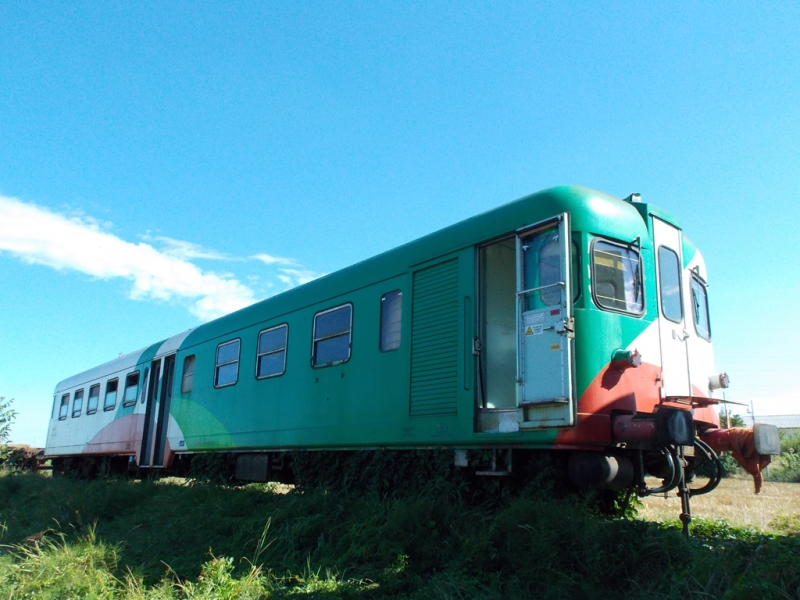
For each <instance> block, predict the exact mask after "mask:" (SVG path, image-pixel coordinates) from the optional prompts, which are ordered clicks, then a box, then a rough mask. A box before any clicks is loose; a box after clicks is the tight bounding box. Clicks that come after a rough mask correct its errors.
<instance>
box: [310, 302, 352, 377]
mask: <svg viewBox="0 0 800 600" xmlns="http://www.w3.org/2000/svg"><path fill="white" fill-rule="evenodd" d="M352 327H353V305H352V304H345V305H344V306H337V307H336V308H331V309H329V310H325V311H322V312H319V313H317V314H316V315H314V344H313V347H312V351H311V366H312V367H330V366H332V365H338V364H341V363H343V362H347V361H348V360H350V338H351V333H352Z"/></svg>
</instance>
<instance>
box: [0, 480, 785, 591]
mask: <svg viewBox="0 0 800 600" xmlns="http://www.w3.org/2000/svg"><path fill="white" fill-rule="evenodd" d="M0 524H2V526H1V527H0V529H2V539H0V542H1V543H3V544H5V546H4V547H3V548H2V550H0V595H2V596H3V597H6V598H26V597H27V598H34V597H35V598H48V597H49V598H84V597H96V598H211V597H214V598H284V597H289V596H295V595H306V596H309V597H317V598H340V597H341V598H415V597H416V598H431V597H438V598H534V597H535V598H709V597H710V598H730V599H737V598H770V597H774V598H800V527H799V526H798V521H797V518H796V517H794V518H793V517H787V518H785V519H783V521H780V522H778V523H777V525H778V527H779V530H776V531H773V532H770V533H762V532H759V531H757V530H755V529H751V528H737V527H733V526H730V525H727V524H726V523H724V522H707V521H698V522H697V523H696V524H695V526H694V537H693V538H691V539H686V538H685V537H684V536H682V535H681V534H680V531H679V529H678V528H677V527H676V526H672V525H664V524H657V523H649V522H644V521H640V520H626V519H611V520H610V519H603V518H599V517H596V516H593V515H592V514H590V512H589V511H588V510H586V507H585V506H581V505H579V504H577V503H575V502H568V501H546V500H545V499H542V498H537V497H523V498H516V499H513V500H508V501H507V502H504V503H503V504H502V505H501V506H499V507H493V508H490V507H488V506H485V505H483V506H473V505H470V504H468V503H466V502H465V501H464V500H463V499H462V497H461V496H460V495H459V494H457V493H455V492H453V491H452V490H447V489H446V488H441V489H429V490H426V491H424V492H421V493H419V494H418V495H414V496H406V497H402V498H392V497H383V498H381V497H377V496H375V495H363V494H362V495H356V494H346V493H326V492H324V491H307V492H301V491H296V490H295V491H289V492H288V493H279V491H277V490H276V489H275V488H274V487H272V486H270V485H261V484H252V485H247V486H241V487H228V486H221V485H212V484H197V483H193V484H192V483H186V482H184V481H181V480H163V481H157V482H147V481H125V480H97V481H91V482H86V481H77V480H74V479H71V478H66V477H62V478H49V477H42V476H37V475H32V474H12V475H6V476H3V477H0Z"/></svg>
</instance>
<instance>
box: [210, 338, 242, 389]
mask: <svg viewBox="0 0 800 600" xmlns="http://www.w3.org/2000/svg"><path fill="white" fill-rule="evenodd" d="M241 345H242V341H241V340H233V341H230V342H225V343H224V344H220V345H219V346H217V363H216V366H215V368H214V387H218V388H220V387H225V386H227V385H234V384H235V383H236V381H237V380H238V379H239V349H240V347H241Z"/></svg>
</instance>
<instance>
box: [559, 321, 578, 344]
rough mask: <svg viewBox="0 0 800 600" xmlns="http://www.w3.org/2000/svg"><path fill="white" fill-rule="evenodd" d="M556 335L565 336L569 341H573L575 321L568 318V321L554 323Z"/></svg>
mask: <svg viewBox="0 0 800 600" xmlns="http://www.w3.org/2000/svg"><path fill="white" fill-rule="evenodd" d="M556 333H560V334H561V335H566V336H567V337H568V338H569V339H573V338H574V337H575V319H574V318H573V317H570V318H569V319H562V320H561V321H559V322H558V323H556Z"/></svg>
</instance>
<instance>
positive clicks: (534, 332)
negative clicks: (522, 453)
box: [517, 213, 575, 429]
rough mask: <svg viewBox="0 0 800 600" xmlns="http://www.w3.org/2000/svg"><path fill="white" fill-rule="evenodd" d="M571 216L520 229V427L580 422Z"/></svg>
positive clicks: (518, 359) (518, 265)
mask: <svg viewBox="0 0 800 600" xmlns="http://www.w3.org/2000/svg"><path fill="white" fill-rule="evenodd" d="M570 251H571V243H570V228H569V215H568V214H567V213H563V214H561V215H559V216H558V217H556V218H554V219H549V220H547V221H544V222H542V223H537V224H535V225H531V226H529V227H526V228H524V229H521V230H519V231H518V232H517V384H518V386H519V389H518V395H517V409H518V421H519V426H520V428H523V429H540V428H547V427H570V426H572V425H574V424H575V395H574V392H573V385H572V378H573V377H572V372H573V369H572V360H573V359H572V356H573V348H572V346H573V343H572V339H573V337H574V333H573V331H574V329H573V327H574V320H573V317H572V290H571V289H570V288H571V283H570V282H571V274H570V268H571V261H570Z"/></svg>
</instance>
